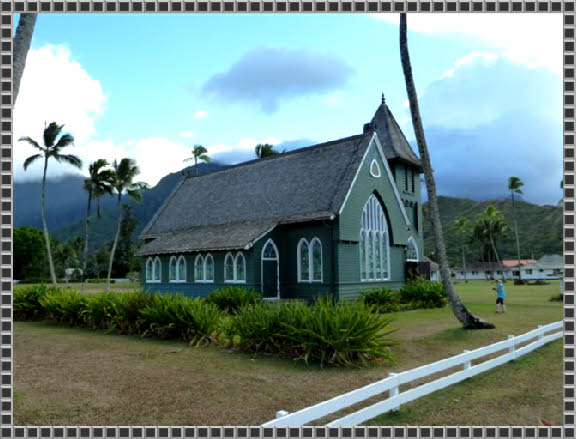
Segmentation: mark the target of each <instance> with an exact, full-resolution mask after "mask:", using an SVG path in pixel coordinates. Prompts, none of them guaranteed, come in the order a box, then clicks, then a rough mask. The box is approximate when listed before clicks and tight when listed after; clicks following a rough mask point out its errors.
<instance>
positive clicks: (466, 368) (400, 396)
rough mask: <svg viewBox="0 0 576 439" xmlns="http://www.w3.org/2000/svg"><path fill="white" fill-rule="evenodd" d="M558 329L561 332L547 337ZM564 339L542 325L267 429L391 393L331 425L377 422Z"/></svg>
mask: <svg viewBox="0 0 576 439" xmlns="http://www.w3.org/2000/svg"><path fill="white" fill-rule="evenodd" d="M558 329H560V331H557V332H553V333H551V334H547V333H549V332H552V331H556V330H558ZM561 337H562V322H561V321H560V322H555V323H550V324H548V325H545V326H542V325H541V326H538V329H534V330H532V331H530V332H527V333H526V334H522V335H519V336H513V335H509V336H508V340H504V341H501V342H498V343H494V344H491V345H489V346H485V347H482V348H479V349H474V350H473V351H464V352H463V353H462V354H459V355H455V356H454V357H450V358H446V359H444V360H440V361H437V362H435V363H431V364H426V365H424V366H421V367H418V368H416V369H412V370H407V371H405V372H401V373H390V374H389V376H388V378H385V379H383V380H381V381H377V382H375V383H372V384H369V385H367V386H364V387H362V388H360V389H356V390H353V391H351V392H348V393H345V394H343V395H340V396H337V397H335V398H332V399H329V400H327V401H323V402H321V403H318V404H316V405H313V406H311V407H307V408H305V409H302V410H299V411H297V412H294V413H288V412H286V411H279V412H277V414H276V419H273V420H271V421H268V422H266V423H265V424H263V426H265V427H269V426H283V427H284V426H302V425H307V424H309V423H310V422H311V421H315V420H317V419H320V418H323V417H324V416H327V415H330V414H332V413H336V412H338V411H340V410H342V409H345V408H347V407H350V406H353V405H354V404H357V403H359V402H361V401H365V400H366V399H368V398H371V397H373V396H376V395H379V394H381V393H383V392H388V393H389V397H388V399H385V400H383V401H380V402H377V403H376V404H373V405H371V406H368V407H366V408H363V409H362V410H359V411H357V412H354V413H351V414H349V415H346V416H344V417H342V418H340V419H337V420H335V421H332V422H330V423H329V424H327V425H328V426H330V427H332V426H354V425H358V424H360V423H362V422H365V421H367V420H369V419H373V418H375V417H376V416H378V415H380V414H382V413H386V412H389V411H393V410H398V409H399V408H400V405H402V404H406V403H407V402H409V401H413V400H415V399H418V398H420V397H421V396H424V395H428V394H429V393H432V392H434V391H436V390H439V389H443V388H444V387H448V386H450V385H451V384H455V383H458V382H460V381H462V380H465V379H466V378H470V377H472V376H474V375H478V374H480V373H482V372H485V371H487V370H490V369H492V368H494V367H496V366H500V365H501V364H504V363H507V362H508V361H511V360H514V359H515V358H518V357H520V356H522V355H524V354H527V353H528V352H531V351H533V350H534V349H536V348H539V347H540V346H543V345H545V344H546V343H549V342H551V341H553V340H556V339H559V338H561ZM532 339H536V340H535V341H533V342H532V343H530V344H528V345H525V346H523V347H521V348H518V349H517V348H516V346H518V345H519V344H522V343H525V342H528V341H530V340H532ZM503 350H507V352H506V353H505V354H503V355H501V356H499V357H496V358H493V359H490V360H488V361H484V362H482V363H480V364H476V365H474V366H472V360H476V359H478V358H482V357H485V356H487V355H490V354H494V353H496V352H499V351H503ZM457 366H462V367H463V370H460V371H458V372H455V373H453V374H451V375H448V376H445V377H442V378H439V379H437V380H434V381H431V382H429V383H425V384H422V385H420V386H418V387H415V388H413V389H410V390H407V391H405V392H402V393H400V386H401V385H402V384H406V383H410V382H412V381H415V380H417V379H420V378H424V377H427V376H430V375H432V374H435V373H438V372H442V371H445V370H448V369H451V368H453V367H457ZM508 384H510V383H508Z"/></svg>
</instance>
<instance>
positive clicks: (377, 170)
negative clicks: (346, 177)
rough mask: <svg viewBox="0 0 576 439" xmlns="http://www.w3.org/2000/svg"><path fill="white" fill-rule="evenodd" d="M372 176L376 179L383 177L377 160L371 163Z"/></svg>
mask: <svg viewBox="0 0 576 439" xmlns="http://www.w3.org/2000/svg"><path fill="white" fill-rule="evenodd" d="M370 175H371V176H372V177H376V178H378V177H380V176H381V175H382V173H381V172H380V166H379V165H378V162H377V161H376V159H374V160H372V163H370Z"/></svg>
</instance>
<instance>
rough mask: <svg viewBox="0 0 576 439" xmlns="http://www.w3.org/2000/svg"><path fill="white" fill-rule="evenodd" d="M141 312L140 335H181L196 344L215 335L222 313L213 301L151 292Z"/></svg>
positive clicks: (202, 342) (207, 341) (178, 337)
mask: <svg viewBox="0 0 576 439" xmlns="http://www.w3.org/2000/svg"><path fill="white" fill-rule="evenodd" d="M140 315H141V317H142V328H145V331H144V332H143V335H153V336H156V337H159V338H163V339H182V340H185V341H187V342H189V343H190V344H191V345H195V346H198V345H201V344H206V343H209V342H210V341H212V340H213V339H214V335H215V333H216V331H217V329H218V328H219V326H220V322H221V320H222V317H223V315H222V312H221V311H219V310H218V308H217V306H216V305H214V304H212V303H207V302H205V301H204V300H202V299H191V298H187V297H184V296H182V295H180V294H158V295H154V296H153V299H152V300H151V301H150V303H148V304H147V305H146V307H145V308H144V309H142V310H141V312H140Z"/></svg>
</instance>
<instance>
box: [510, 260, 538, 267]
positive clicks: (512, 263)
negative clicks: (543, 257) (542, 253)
mask: <svg viewBox="0 0 576 439" xmlns="http://www.w3.org/2000/svg"><path fill="white" fill-rule="evenodd" d="M534 262H536V259H520V266H524V265H528V264H533V263H534ZM502 265H504V266H505V267H507V268H515V267H518V259H502Z"/></svg>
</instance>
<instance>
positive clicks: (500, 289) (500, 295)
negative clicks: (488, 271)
mask: <svg viewBox="0 0 576 439" xmlns="http://www.w3.org/2000/svg"><path fill="white" fill-rule="evenodd" d="M496 296H497V297H496V313H499V312H500V311H498V309H499V308H498V305H500V309H501V310H502V312H503V313H505V312H506V305H504V298H505V297H506V293H505V292H504V285H503V284H502V281H501V280H498V281H496Z"/></svg>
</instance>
